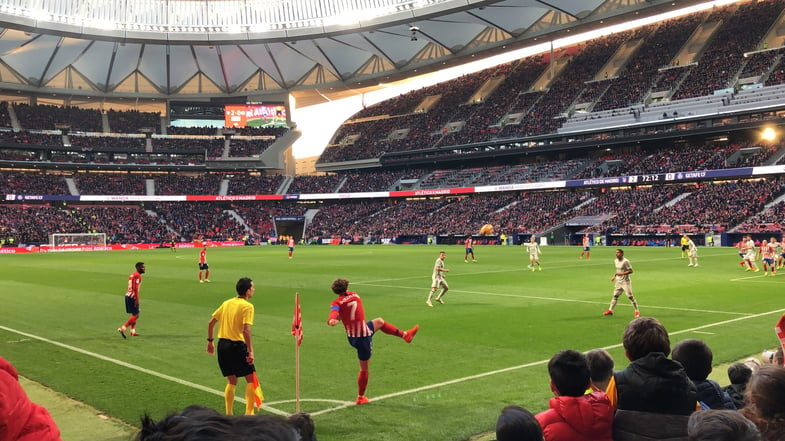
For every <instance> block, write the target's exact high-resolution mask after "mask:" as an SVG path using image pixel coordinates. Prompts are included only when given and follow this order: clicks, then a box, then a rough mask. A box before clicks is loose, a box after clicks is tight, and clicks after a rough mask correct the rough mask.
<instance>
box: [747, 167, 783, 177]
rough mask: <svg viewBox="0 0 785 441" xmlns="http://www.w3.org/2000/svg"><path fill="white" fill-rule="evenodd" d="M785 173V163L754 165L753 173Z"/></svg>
mask: <svg viewBox="0 0 785 441" xmlns="http://www.w3.org/2000/svg"><path fill="white" fill-rule="evenodd" d="M782 173H785V165H764V166H760V167H753V168H752V174H753V175H754V176H758V175H779V174H782Z"/></svg>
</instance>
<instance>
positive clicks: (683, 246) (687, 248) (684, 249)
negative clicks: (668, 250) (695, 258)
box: [681, 245, 690, 251]
mask: <svg viewBox="0 0 785 441" xmlns="http://www.w3.org/2000/svg"><path fill="white" fill-rule="evenodd" d="M689 249H690V246H689V245H682V246H681V250H682V251H687V250H689Z"/></svg>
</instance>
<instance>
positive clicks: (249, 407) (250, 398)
mask: <svg viewBox="0 0 785 441" xmlns="http://www.w3.org/2000/svg"><path fill="white" fill-rule="evenodd" d="M254 398H255V397H254V387H253V383H248V384H246V385H245V414H246V415H253V405H254V402H255V399H254Z"/></svg>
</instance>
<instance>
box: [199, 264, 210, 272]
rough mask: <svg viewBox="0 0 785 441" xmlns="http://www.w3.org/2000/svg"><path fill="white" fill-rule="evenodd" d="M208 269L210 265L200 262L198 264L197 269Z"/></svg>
mask: <svg viewBox="0 0 785 441" xmlns="http://www.w3.org/2000/svg"><path fill="white" fill-rule="evenodd" d="M209 269H210V265H208V264H206V263H200V264H199V271H204V270H209Z"/></svg>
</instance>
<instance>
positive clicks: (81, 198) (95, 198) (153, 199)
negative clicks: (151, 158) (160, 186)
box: [77, 194, 186, 202]
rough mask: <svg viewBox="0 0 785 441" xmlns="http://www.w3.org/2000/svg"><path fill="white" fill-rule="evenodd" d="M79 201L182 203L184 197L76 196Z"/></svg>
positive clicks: (133, 195)
mask: <svg viewBox="0 0 785 441" xmlns="http://www.w3.org/2000/svg"><path fill="white" fill-rule="evenodd" d="M77 200H79V201H83V202H113V201H118V202H156V201H158V202H182V201H185V200H186V197H185V196H166V195H158V196H146V195H135V194H131V195H103V196H98V195H85V196H78V199H77Z"/></svg>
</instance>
